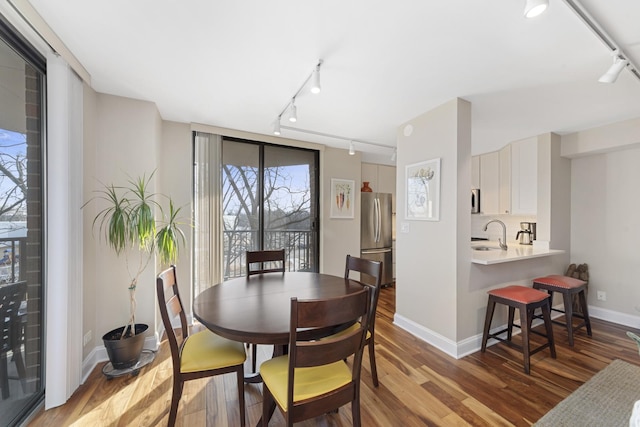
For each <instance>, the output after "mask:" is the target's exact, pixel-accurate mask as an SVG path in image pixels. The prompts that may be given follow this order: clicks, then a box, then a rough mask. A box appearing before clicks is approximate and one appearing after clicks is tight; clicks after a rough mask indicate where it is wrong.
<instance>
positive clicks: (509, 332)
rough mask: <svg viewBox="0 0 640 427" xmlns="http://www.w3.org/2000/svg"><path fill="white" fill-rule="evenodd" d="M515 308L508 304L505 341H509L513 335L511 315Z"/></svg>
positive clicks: (513, 313)
mask: <svg viewBox="0 0 640 427" xmlns="http://www.w3.org/2000/svg"><path fill="white" fill-rule="evenodd" d="M515 312H516V309H515V307H512V306H509V320H508V324H507V329H508V330H507V341H511V337H513V316H514V315H515Z"/></svg>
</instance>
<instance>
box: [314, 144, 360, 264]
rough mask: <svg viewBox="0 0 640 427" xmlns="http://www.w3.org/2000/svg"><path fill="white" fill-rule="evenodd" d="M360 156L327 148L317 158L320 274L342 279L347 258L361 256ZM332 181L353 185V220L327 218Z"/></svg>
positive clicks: (357, 153)
mask: <svg viewBox="0 0 640 427" xmlns="http://www.w3.org/2000/svg"><path fill="white" fill-rule="evenodd" d="M360 163H361V159H360V153H359V152H356V154H355V155H353V156H350V155H349V152H348V151H347V150H342V149H337V148H328V147H327V148H326V149H325V150H324V151H323V152H322V154H321V157H320V171H321V172H320V182H321V183H322V188H321V189H320V205H321V209H322V212H321V215H322V216H321V220H320V250H321V254H320V271H321V272H322V273H327V274H333V275H336V276H342V275H344V265H345V258H346V256H347V254H350V255H354V256H360V198H359V195H360V194H359V191H360V187H361V184H362V183H361V180H360V175H361V171H360ZM331 178H341V179H352V180H354V181H355V188H356V193H357V194H356V195H355V196H356V197H355V201H356V204H355V213H354V218H353V219H343V218H340V219H336V218H330V217H329V216H330V205H331V203H330V193H331Z"/></svg>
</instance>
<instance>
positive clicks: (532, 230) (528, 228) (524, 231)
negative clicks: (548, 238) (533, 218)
mask: <svg viewBox="0 0 640 427" xmlns="http://www.w3.org/2000/svg"><path fill="white" fill-rule="evenodd" d="M516 240H519V241H520V244H521V245H533V241H534V240H536V223H535V222H521V223H520V231H518V233H517V234H516Z"/></svg>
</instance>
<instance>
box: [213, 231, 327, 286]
mask: <svg viewBox="0 0 640 427" xmlns="http://www.w3.org/2000/svg"><path fill="white" fill-rule="evenodd" d="M315 235H316V233H315V232H313V231H309V230H274V231H265V233H264V239H265V241H264V248H265V249H281V248H284V252H285V260H286V261H285V270H286V271H317V269H318V266H317V265H315V264H316V261H315V259H316V254H315V251H316V242H315V241H314V236H315ZM257 241H258V232H257V231H256V230H246V231H245V230H243V231H225V232H224V272H223V274H224V279H225V280H226V279H230V278H233V277H242V276H244V275H246V258H245V253H246V252H247V251H252V250H256V249H257Z"/></svg>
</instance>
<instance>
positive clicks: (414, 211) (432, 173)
mask: <svg viewBox="0 0 640 427" xmlns="http://www.w3.org/2000/svg"><path fill="white" fill-rule="evenodd" d="M406 180H407V181H406V186H407V198H406V204H407V205H406V219H408V220H424V221H440V158H437V159H433V160H427V161H425V162H420V163H414V164H411V165H407V166H406Z"/></svg>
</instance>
